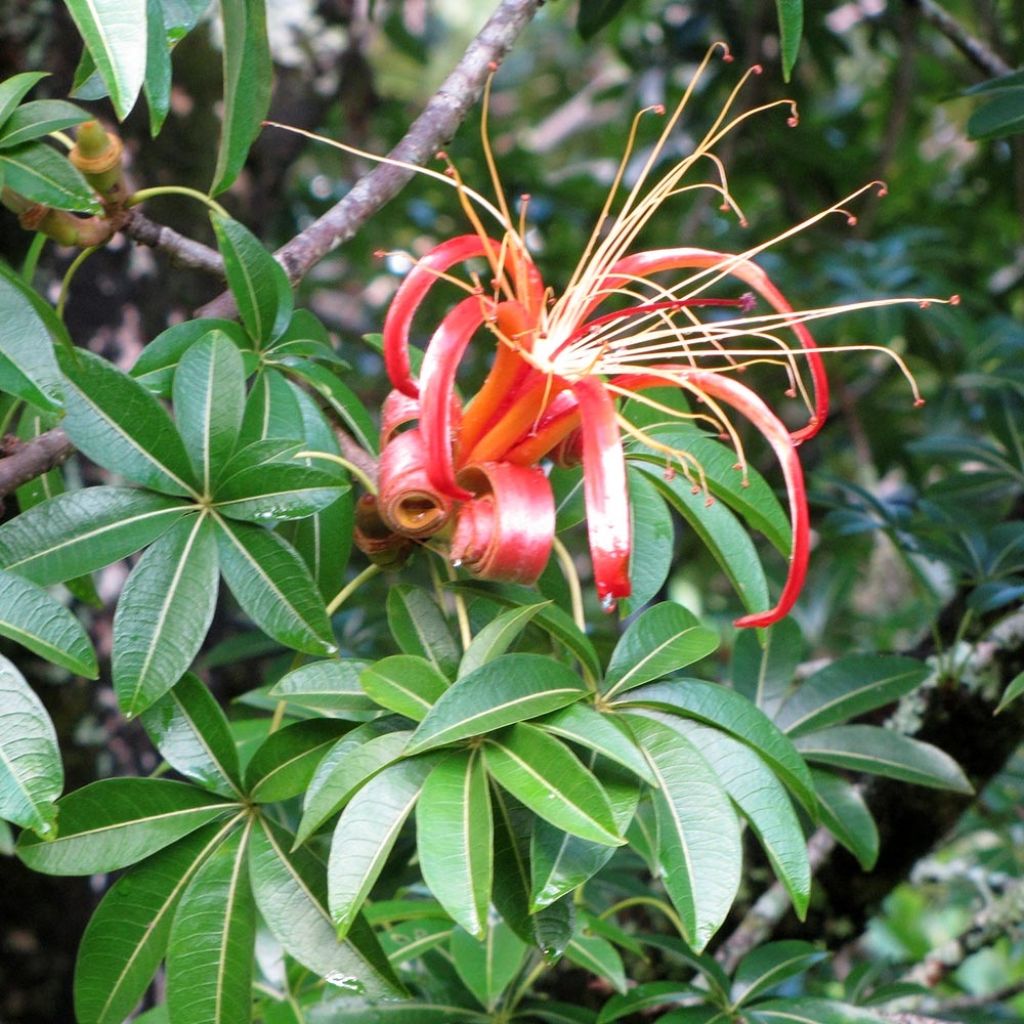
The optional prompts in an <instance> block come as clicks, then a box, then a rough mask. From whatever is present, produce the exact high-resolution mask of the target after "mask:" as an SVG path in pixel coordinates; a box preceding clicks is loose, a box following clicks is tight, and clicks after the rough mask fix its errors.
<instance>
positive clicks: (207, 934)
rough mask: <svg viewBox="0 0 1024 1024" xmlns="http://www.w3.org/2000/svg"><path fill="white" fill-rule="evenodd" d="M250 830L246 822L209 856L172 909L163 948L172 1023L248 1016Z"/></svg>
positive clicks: (252, 918)
mask: <svg viewBox="0 0 1024 1024" xmlns="http://www.w3.org/2000/svg"><path fill="white" fill-rule="evenodd" d="M252 828H253V823H252V821H251V819H250V821H249V823H248V824H247V825H246V826H245V827H244V828H240V829H237V830H236V831H235V832H233V833H232V834H231V835H230V836H229V837H228V838H227V839H226V840H225V841H224V842H223V843H221V845H220V846H219V847H217V849H216V850H214V851H213V853H211V854H210V856H209V857H208V858H207V859H206V861H205V862H204V863H203V864H202V865H201V866H200V867H199V869H198V870H197V871H196V873H195V875H194V877H193V878H192V880H191V882H189V885H188V887H187V888H186V890H185V892H184V893H183V894H182V897H181V901H180V902H179V904H178V909H177V910H176V911H175V914H174V923H173V925H172V926H171V936H170V942H169V944H168V949H167V1008H168V1011H169V1013H170V1015H171V1018H172V1019H173V1020H174V1021H175V1024H244V1022H246V1021H248V1020H249V1019H250V1017H251V1010H252V970H253V948H254V946H255V942H256V905H255V903H254V902H253V896H252V888H251V887H250V885H249V869H248V840H249V835H250V833H251V830H252Z"/></svg>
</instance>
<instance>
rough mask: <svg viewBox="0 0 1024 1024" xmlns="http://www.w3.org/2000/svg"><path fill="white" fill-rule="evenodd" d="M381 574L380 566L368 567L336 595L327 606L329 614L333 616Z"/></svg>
mask: <svg viewBox="0 0 1024 1024" xmlns="http://www.w3.org/2000/svg"><path fill="white" fill-rule="evenodd" d="M380 572H381V568H380V566H379V565H368V566H367V567H366V568H365V569H364V570H363V571H362V572H361V573H360V574H359V575H358V576H357V577H356V578H355V579H354V580H350V581H349V582H348V583H346V584H345V586H343V587H342V588H341V590H339V591H338V593H337V594H335V596H334V598H333V599H332V600H331V603H330V604H329V605H328V606H327V614H328V615H333V614H334V613H335V612H336V611H337V610H338V609H339V608H340V607H341V606H342V605H343V604H344V603H345V602H346V601H347V600H348V599H349V597H350V596H351V595H352V594H354V593H355V592H356V591H357V590H358V589H359V588H360V587H361V586H362V585H363V584H364V583H366V582H367V580H372V579H373V577H374V576H377V575H378V574H379V573H380Z"/></svg>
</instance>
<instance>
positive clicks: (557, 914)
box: [530, 819, 608, 963]
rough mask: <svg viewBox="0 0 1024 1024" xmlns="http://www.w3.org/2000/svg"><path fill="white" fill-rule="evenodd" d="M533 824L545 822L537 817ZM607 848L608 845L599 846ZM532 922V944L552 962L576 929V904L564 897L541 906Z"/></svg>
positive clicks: (580, 840)
mask: <svg viewBox="0 0 1024 1024" xmlns="http://www.w3.org/2000/svg"><path fill="white" fill-rule="evenodd" d="M535 824H537V825H540V824H545V825H546V824H547V823H546V822H543V823H542V822H541V821H540V820H539V819H538V820H537V822H535ZM570 842H579V843H583V842H586V840H584V839H577V838H576V837H575V836H573V837H570ZM601 849H603V850H607V849H608V847H601ZM530 920H531V922H532V923H533V941H534V945H535V946H536V947H537V948H538V949H539V950H540V952H541V953H542V954H543V956H544V959H545V960H547V961H548V963H554V961H555V960H557V959H558V958H559V957H561V956H563V955H564V954H565V950H566V947H567V946H568V945H569V943H570V941H571V940H572V937H573V934H574V932H575V931H576V905H575V903H573V901H572V900H571V899H569V898H568V897H565V898H563V899H560V900H557V901H556V902H555V903H551V904H549V905H548V906H546V907H542V908H541V909H540V910H538V911H537V913H535V914H533V915H532V916H531V917H530Z"/></svg>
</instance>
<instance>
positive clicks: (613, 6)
mask: <svg viewBox="0 0 1024 1024" xmlns="http://www.w3.org/2000/svg"><path fill="white" fill-rule="evenodd" d="M625 6H626V0H592V2H590V3H587V4H583V5H582V6H581V7H580V9H579V12H578V13H577V15H576V31H577V32H578V33H579V34H580V37H581V38H582V39H590V38H591V37H592V36H595V35H596V34H597V33H598V32H600V31H601V29H603V28H604V27H605V25H607V24H608V23H609V22H610V21H611V20H612V19H613V18H614V17H615V16H616V15H617V14H618V13H619V11H621V10H622V8H623V7H625Z"/></svg>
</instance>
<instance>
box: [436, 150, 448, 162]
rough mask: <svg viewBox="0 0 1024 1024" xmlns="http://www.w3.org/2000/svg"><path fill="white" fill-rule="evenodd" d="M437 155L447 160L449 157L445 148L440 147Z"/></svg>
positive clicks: (438, 157)
mask: <svg viewBox="0 0 1024 1024" xmlns="http://www.w3.org/2000/svg"><path fill="white" fill-rule="evenodd" d="M435 155H436V157H437V159H438V160H447V159H448V154H447V153H446V152H445V151H444V150H443V149H439V150H438V151H437V153H436V154H435Z"/></svg>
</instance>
